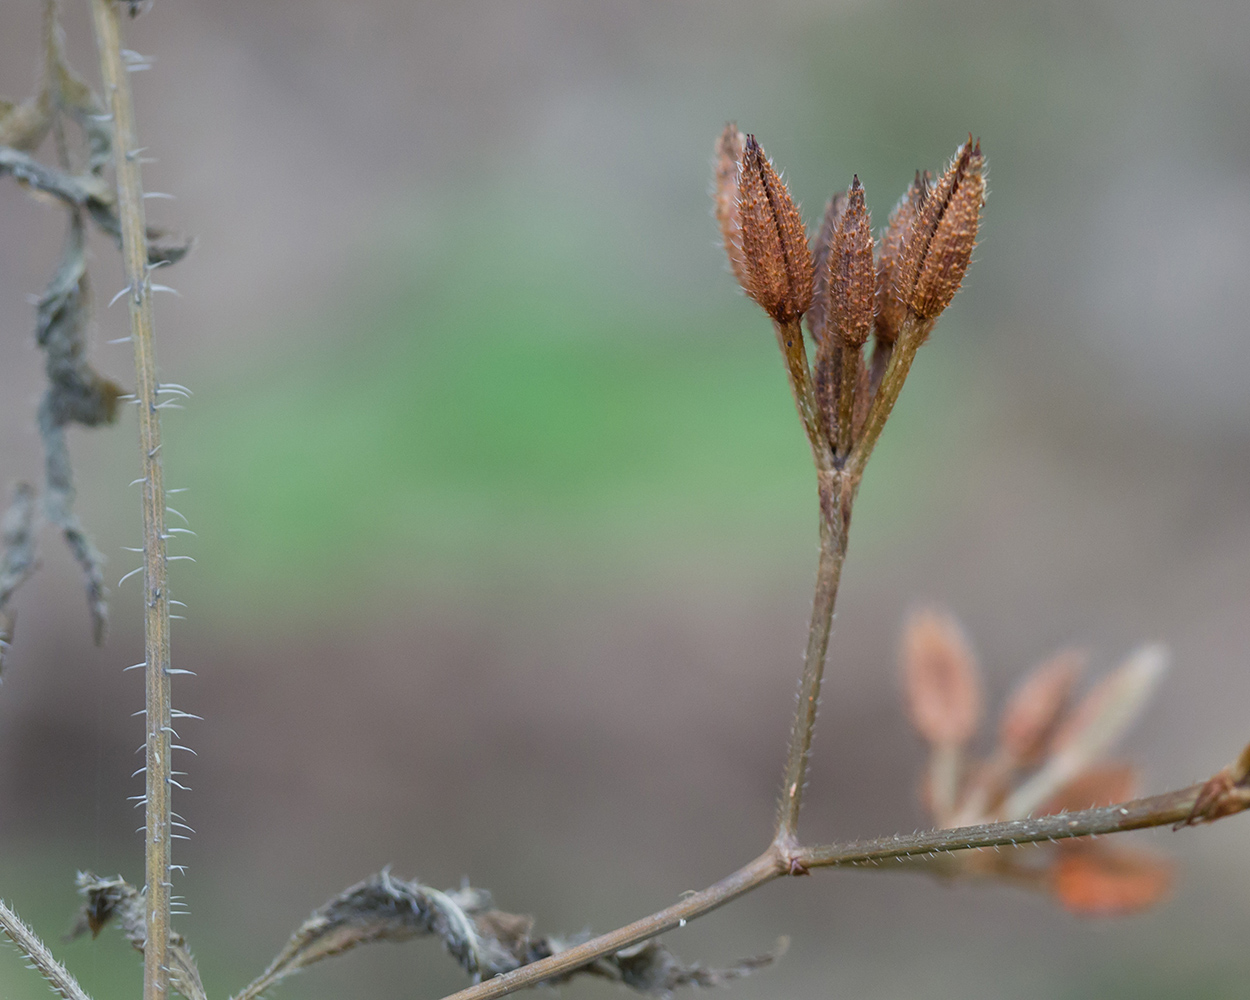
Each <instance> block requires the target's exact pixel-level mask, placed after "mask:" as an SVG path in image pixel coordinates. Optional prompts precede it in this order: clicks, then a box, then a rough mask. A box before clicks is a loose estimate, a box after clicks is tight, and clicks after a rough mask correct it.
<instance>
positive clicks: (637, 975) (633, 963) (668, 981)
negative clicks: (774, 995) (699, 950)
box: [586, 938, 790, 997]
mask: <svg viewBox="0 0 1250 1000" xmlns="http://www.w3.org/2000/svg"><path fill="white" fill-rule="evenodd" d="M789 944H790V942H789V940H788V939H787V938H782V939H781V940H779V941H778V942H777V947H776V948H775V949H774V950H773V951H771V952H768V953H766V954H763V955H756V956H754V957H752V958H744V959H742V960H741V961H739V962H737V963H736V964H734V965H731V966H730V967H729V968H727V969H708V968H705V967H704V966H702V965H699V964H698V963H695V964H693V965H686V964H684V963H683V962H682V961H681V960H680V959H679V958H677V956H676V955H674V954H673V953H672V952H671V951H669V950H668V949H667V948H665V947H664V945H662V944H661V943H660V942H659V941H658V940H654V939H653V940H651V941H644V942H642V943H641V944H636V945H634V946H633V947H632V948H624V949H622V950H621V951H618V952H616V954H614V955H608V956H606V957H604V958H601V959H599V960H597V961H596V962H594V963H593V964H592V965H591V966H590V967H588V968H587V970H586V971H587V972H589V973H591V974H592V975H600V976H604V977H605V978H608V979H611V980H613V981H615V982H619V983H623V984H624V985H626V986H628V987H629V988H630V989H632V990H636V991H638V992H639V993H646V994H648V995H650V996H655V997H667V996H670V995H671V994H672V992H673V990H675V989H677V988H678V987H681V986H702V987H716V986H725V985H727V984H728V983H731V982H733V981H734V980H735V979H742V978H743V977H744V976H749V975H750V974H751V973H753V972H755V971H756V970H757V969H762V968H765V967H766V966H769V965H772V964H773V962H775V961H777V959H778V958H780V957H781V956H782V955H784V954H785V953H786V949H787V948H788V947H789Z"/></svg>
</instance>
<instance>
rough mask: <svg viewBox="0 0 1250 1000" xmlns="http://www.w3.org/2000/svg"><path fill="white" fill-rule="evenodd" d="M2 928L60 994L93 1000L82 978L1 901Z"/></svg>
mask: <svg viewBox="0 0 1250 1000" xmlns="http://www.w3.org/2000/svg"><path fill="white" fill-rule="evenodd" d="M0 930H3V931H4V933H5V934H7V935H8V936H9V939H10V940H11V941H12V942H13V943H14V944H15V945H17V949H18V951H20V952H21V953H22V954H23V955H25V956H26V957H27V958H28V959H29V960H30V964H31V965H33V966H34V967H35V968H36V969H38V970H39V973H40V975H42V976H43V978H44V979H46V980H47V981H48V982H49V983H50V984H51V985H52V989H54V990H55V991H56V992H57V993H59V994H60V995H61V996H62V997H64V998H65V1000H91V998H90V997H89V996H88V995H87V993H86V991H85V990H84V989H83V988H82V987H81V986H79V985H78V980H77V979H75V978H74V977H73V976H72V975H70V974H69V971H68V970H67V969H66V968H65V966H63V965H62V964H61V963H60V962H58V961H57V960H56V959H55V958H53V957H52V952H50V951H48V946H47V945H46V944H44V943H43V942H42V941H41V940H39V936H38V935H37V934H36V933H35V932H34V931H32V930H31V929H30V928H29V927H27V926H26V924H25V923H24V922H23V921H22V918H21V917H19V916H18V915H17V914H16V913H14V912H13V911H12V910H10V909H9V908H8V907H7V906H5V905H4V902H3V901H2V900H0Z"/></svg>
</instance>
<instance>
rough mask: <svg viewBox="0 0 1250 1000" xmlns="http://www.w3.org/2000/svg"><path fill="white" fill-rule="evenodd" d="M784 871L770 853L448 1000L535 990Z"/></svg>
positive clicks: (480, 999)
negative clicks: (667, 904)
mask: <svg viewBox="0 0 1250 1000" xmlns="http://www.w3.org/2000/svg"><path fill="white" fill-rule="evenodd" d="M786 871H787V865H786V862H785V860H784V859H783V858H782V857H781V855H780V854H779V853H777V852H776V851H774V850H772V849H770V850H768V851H765V852H764V853H763V854H761V855H760V856H759V857H758V858H756V859H755V860H754V861H752V862H751V863H750V864H748V865H744V866H743V867H742V868H739V869H738V870H737V871H736V872H734V873H733V874H732V875H729V876H727V877H725V878H723V879H721V880H720V881H719V882H717V883H716V884H715V885H713V886H710V887H708V888H707V889H704V890H703V891H702V892H696V893H694V894H692V895H690V896H687V897H686V898H685V899H683V900H682V901H681V902H680V903H676V904H674V905H673V906H670V907H668V908H667V909H664V910H660V911H659V912H658V913H653V914H651V916H649V917H643V918H642V919H641V920H635V921H634V922H633V923H632V924H627V925H626V926H624V927H622V928H620V929H619V930H615V931H612V932H611V933H609V934H603V935H600V936H599V937H597V938H593V939H592V940H590V941H587V942H585V943H584V944H579V945H578V946H577V947H576V948H570V949H569V950H568V951H562V952H560V954H558V955H553V956H551V958H544V959H541V960H540V961H537V962H531V963H530V964H529V965H523V966H521V968H519V969H517V970H515V971H513V972H509V973H506V974H505V975H502V976H496V977H495V978H494V979H488V980H486V982H484V983H479V984H478V985H476V986H470V987H469V988H468V989H463V990H461V991H460V992H459V993H453V994H451V995H450V996H449V997H448V998H447V1000H492V998H494V997H501V996H505V995H506V994H508V993H513V992H515V991H516V990H520V989H524V988H525V987H527V986H535V985H537V984H538V983H541V982H543V981H544V980H547V979H551V978H553V977H555V976H562V975H564V974H566V973H569V972H572V971H573V970H574V969H579V968H581V967H582V966H583V965H589V964H590V963H591V962H593V961H594V960H595V959H596V958H599V957H601V956H603V955H611V954H613V953H614V952H618V951H620V950H621V949H622V948H628V947H629V946H630V945H634V944H638V943H639V942H640V941H646V940H648V939H650V938H653V937H656V936H657V935H659V934H663V933H664V932H665V931H670V930H672V929H673V928H674V927H684V926H685V925H686V922H687V921H689V920H693V919H694V918H695V917H699V916H702V915H703V914H705V913H708V912H710V911H712V910H714V909H716V908H717V907H719V906H724V905H725V904H726V903H728V902H730V901H731V900H734V899H737V898H738V897H739V896H743V895H746V893H748V892H750V891H751V890H752V889H757V888H759V887H760V886H761V885H763V884H764V883H765V882H771V881H772V880H773V879H775V878H777V877H779V876H781V875H784V874H785V873H786Z"/></svg>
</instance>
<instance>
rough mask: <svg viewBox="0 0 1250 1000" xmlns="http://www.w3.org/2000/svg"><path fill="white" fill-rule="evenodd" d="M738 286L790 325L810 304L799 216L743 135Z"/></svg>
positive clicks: (755, 147) (752, 140)
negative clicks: (741, 267) (741, 266)
mask: <svg viewBox="0 0 1250 1000" xmlns="http://www.w3.org/2000/svg"><path fill="white" fill-rule="evenodd" d="M738 222H739V226H740V228H741V245H742V259H743V264H744V271H745V275H744V276H745V278H746V280H745V281H743V282H742V287H743V289H744V290H745V291H746V293H747V294H748V295H749V296H751V298H753V299H754V300H755V301H756V302H758V303H759V304H760V306H762V307H763V309H764V311H765V312H766V313H768V315H769V316H771V317H772V318H773V319H774V320H775V321H776V322H778V323H790V322H793V321H795V320H797V319H798V318H799V317H800V316H802V315H803V313H805V312H806V311H807V308H808V306H810V305H811V302H812V252H811V250H810V249H809V248H808V245H807V232H806V230H805V229H804V228H803V218H802V216H800V215H799V210H798V209H797V208H796V207H795V205H794V201H793V200H792V199H791V198H790V192H789V191H787V190H786V186H785V184H783V183H782V181H781V178H780V177H778V176H777V171H776V170H774V169H773V165H772V163H770V162H769V160H768V157H767V156H765V155H764V151H763V150H762V149H761V148H760V146H759V143H757V142H756V141H755V136H753V135H748V136H747V137H746V143H745V146H744V148H743V151H742V161H741V166H740V168H739V170H738Z"/></svg>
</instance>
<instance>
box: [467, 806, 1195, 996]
mask: <svg viewBox="0 0 1250 1000" xmlns="http://www.w3.org/2000/svg"><path fill="white" fill-rule="evenodd" d="M1204 787H1205V784H1197V785H1190V786H1189V787H1188V788H1182V789H1178V790H1177V791H1174V792H1166V793H1164V794H1163V795H1155V796H1151V797H1150V798H1145V799H1135V800H1134V801H1132V802H1123V803H1120V804H1118V805H1113V806H1106V807H1104V808H1101V809H1086V810H1083V811H1082V812H1074V813H1059V814H1058V815H1055V816H1042V817H1039V818H1037V819H1023V820H1015V821H1013V822H1010V823H990V824H986V825H983V826H971V827H963V828H961V829H955V830H937V831H934V832H932V833H918V834H913V835H911V836H909V837H881V838H879V839H877V840H867V841H858V842H855V843H849V844H826V845H823V846H820V847H798V846H792V847H790V848H789V849H788V850H787V849H783V848H782V847H780V846H779V845H778V844H777V843H774V844H772V845H771V846H770V847H769V849H768V850H767V851H765V852H764V853H763V854H761V855H760V856H759V857H758V858H756V859H755V860H754V861H752V862H751V863H750V864H748V865H746V866H744V867H742V868H739V869H738V870H737V871H736V872H734V873H733V874H732V875H730V876H728V877H727V878H724V879H722V880H721V881H719V882H717V883H716V884H715V885H713V886H710V887H709V888H707V889H704V890H703V891H702V892H698V893H695V894H693V895H691V896H687V897H686V898H685V899H683V900H682V901H681V902H680V903H677V904H675V905H674V906H670V907H668V908H667V909H664V910H660V911H658V912H656V913H653V914H652V915H651V916H649V917H644V918H643V919H642V920H636V921H634V923H632V924H629V925H627V926H625V927H622V928H620V929H619V930H615V931H612V932H611V933H608V934H603V935H601V936H600V937H597V938H594V939H593V940H591V941H587V942H586V943H585V944H581V945H578V946H577V947H576V948H570V949H569V950H568V951H564V952H561V953H560V954H559V955H554V956H552V957H551V958H544V959H542V960H541V961H538V962H533V963H531V964H529V965H524V966H522V967H521V968H519V969H517V970H515V971H514V972H509V973H507V974H506V975H503V976H497V977H495V978H494V979H488V980H487V981H486V982H484V983H479V984H478V985H476V986H470V987H468V988H467V989H463V990H460V991H459V992H458V993H452V994H450V995H449V996H448V997H445V998H444V1000H495V998H497V997H502V996H505V995H507V994H509V993H514V992H515V991H517V990H520V989H524V988H526V987H529V986H536V985H537V984H539V983H541V982H543V981H545V980H548V979H551V978H553V977H555V976H562V975H565V974H566V973H569V972H572V971H573V970H574V969H577V968H580V967H581V966H583V965H589V964H590V963H591V962H593V961H594V960H595V959H596V958H600V957H601V956H603V955H610V954H612V953H613V952H617V951H620V950H621V949H622V948H628V947H629V946H630V945H634V944H637V943H638V942H640V941H646V940H647V939H649V938H653V937H656V936H657V935H659V934H663V933H664V932H665V931H668V930H671V929H673V928H674V927H680V926H682V924H683V923H685V922H688V921H691V920H694V919H695V918H696V917H700V916H702V915H703V914H705V913H708V912H709V911H711V910H714V909H716V908H717V907H719V906H723V905H724V904H725V903H728V902H729V901H730V900H733V899H736V898H738V897H739V896H743V895H745V894H746V893H748V892H750V891H752V890H753V889H757V888H759V887H760V886H761V885H764V884H765V883H767V882H771V881H773V879H776V878H780V877H781V876H783V875H786V874H794V875H805V874H807V872H808V870H809V869H811V868H835V867H847V866H854V865H871V864H873V863H875V862H877V861H882V860H888V859H890V858H913V859H915V858H917V857H918V856H923V855H927V854H932V853H934V852H950V853H954V852H957V851H967V850H976V849H978V848H982V847H1001V846H1009V845H1019V844H1031V843H1036V842H1038V841H1049V840H1062V839H1070V838H1073V837H1089V836H1096V835H1099V834H1104V833H1122V832H1125V831H1128V830H1143V829H1146V828H1148V827H1155V826H1168V825H1171V824H1175V823H1180V822H1182V821H1183V820H1185V819H1187V818H1189V816H1190V813H1191V811H1192V810H1193V808H1194V803H1195V802H1196V801H1197V799H1198V793H1199V792H1200V791H1201V790H1202V789H1203V788H1204ZM886 870H889V869H886Z"/></svg>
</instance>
